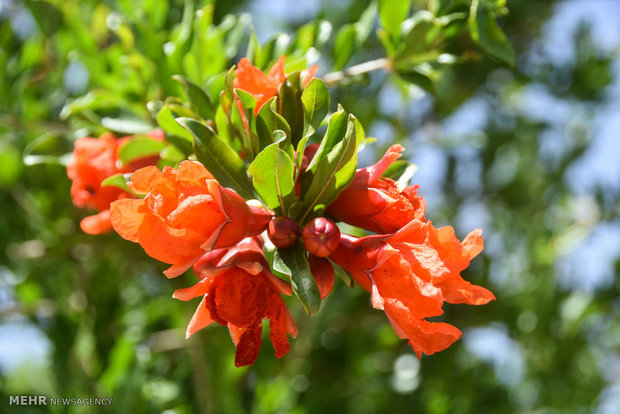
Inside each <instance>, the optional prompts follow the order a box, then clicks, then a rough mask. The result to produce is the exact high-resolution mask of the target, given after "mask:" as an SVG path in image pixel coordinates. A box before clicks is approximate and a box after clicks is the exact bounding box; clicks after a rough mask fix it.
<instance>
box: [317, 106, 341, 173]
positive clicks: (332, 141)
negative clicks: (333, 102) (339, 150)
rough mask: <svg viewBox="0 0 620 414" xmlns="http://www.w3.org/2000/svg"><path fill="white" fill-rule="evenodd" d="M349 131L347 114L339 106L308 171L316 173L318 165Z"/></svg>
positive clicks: (330, 120)
mask: <svg viewBox="0 0 620 414" xmlns="http://www.w3.org/2000/svg"><path fill="white" fill-rule="evenodd" d="M346 130H347V114H346V112H345V111H344V108H343V107H342V106H340V105H339V106H338V111H336V112H334V113H333V114H332V116H331V118H330V119H329V123H328V124H327V131H326V132H325V135H324V136H323V139H322V140H321V144H320V145H319V148H318V149H317V151H316V154H315V155H314V158H313V159H312V161H311V162H310V164H309V165H308V171H315V170H316V167H317V165H318V163H319V162H320V161H321V160H322V159H323V158H324V157H325V156H326V155H327V154H328V153H329V152H330V151H331V150H332V148H334V146H335V145H336V144H337V143H338V142H339V141H340V140H342V137H343V136H344V134H345V132H346Z"/></svg>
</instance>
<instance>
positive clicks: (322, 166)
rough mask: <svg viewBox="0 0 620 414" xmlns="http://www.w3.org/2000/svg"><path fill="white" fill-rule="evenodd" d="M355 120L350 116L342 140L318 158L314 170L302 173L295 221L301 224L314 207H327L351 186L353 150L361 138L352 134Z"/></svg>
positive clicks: (356, 133)
mask: <svg viewBox="0 0 620 414" xmlns="http://www.w3.org/2000/svg"><path fill="white" fill-rule="evenodd" d="M355 121H356V120H355V118H354V117H353V116H352V115H350V116H349V118H348V121H347V124H346V125H347V129H346V132H345V134H344V138H343V139H341V140H339V142H338V143H337V144H336V145H334V146H333V147H332V149H331V150H330V151H329V152H328V153H327V154H326V155H325V156H323V157H321V158H320V159H319V161H318V164H317V167H316V170H315V171H306V173H304V177H303V178H305V180H303V181H302V193H303V199H302V202H301V205H300V206H301V207H300V211H299V212H296V213H297V214H295V216H296V217H299V220H298V221H299V222H300V223H301V224H304V223H305V222H306V220H307V219H309V218H310V217H311V215H310V213H311V212H313V211H315V208H316V207H318V208H322V206H327V205H329V204H330V203H331V202H333V201H334V200H335V199H336V198H337V197H338V194H340V192H341V191H342V190H344V189H345V188H346V187H347V186H348V185H349V184H350V183H351V180H352V179H353V176H354V175H355V170H356V168H357V147H358V145H359V144H360V143H361V142H362V141H363V139H364V137H363V131H356V129H357V128H356V122H355ZM358 124H359V123H358ZM317 154H318V152H317ZM316 158H317V157H316V155H315V159H316ZM313 161H314V159H313ZM308 182H309V183H310V184H309V186H308V187H307V191H303V189H304V187H303V184H304V183H308ZM306 185H307V184H306Z"/></svg>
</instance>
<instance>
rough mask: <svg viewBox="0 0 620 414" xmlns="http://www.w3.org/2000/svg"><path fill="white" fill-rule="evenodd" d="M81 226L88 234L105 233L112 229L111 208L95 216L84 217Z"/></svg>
mask: <svg viewBox="0 0 620 414" xmlns="http://www.w3.org/2000/svg"><path fill="white" fill-rule="evenodd" d="M80 228H81V229H82V231H83V232H84V233H87V234H104V233H107V232H109V231H110V230H112V222H111V221H110V210H103V211H102V212H100V213H99V214H95V215H94V216H88V217H84V218H83V219H82V221H81V222H80Z"/></svg>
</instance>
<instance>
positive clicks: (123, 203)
mask: <svg viewBox="0 0 620 414" xmlns="http://www.w3.org/2000/svg"><path fill="white" fill-rule="evenodd" d="M145 210H146V209H145V206H144V200H140V199H132V198H123V199H120V200H117V201H114V202H113V203H112V204H111V205H110V222H111V223H112V227H114V230H116V232H117V233H118V234H119V235H120V236H121V237H122V238H123V239H125V240H129V241H132V242H134V243H137V242H138V229H139V228H140V225H141V224H142V221H143V220H144V215H145V213H144V211H145Z"/></svg>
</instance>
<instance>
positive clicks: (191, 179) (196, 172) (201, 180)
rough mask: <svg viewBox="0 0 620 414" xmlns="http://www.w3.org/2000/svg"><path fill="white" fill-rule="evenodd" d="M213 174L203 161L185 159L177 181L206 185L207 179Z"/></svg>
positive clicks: (180, 166) (180, 167)
mask: <svg viewBox="0 0 620 414" xmlns="http://www.w3.org/2000/svg"><path fill="white" fill-rule="evenodd" d="M210 179H213V176H212V175H211V173H210V172H209V171H207V169H206V168H205V167H204V165H202V164H201V163H199V162H197V161H183V162H181V164H179V169H178V171H177V182H188V183H192V184H196V185H200V186H204V185H205V181H206V180H210Z"/></svg>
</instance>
